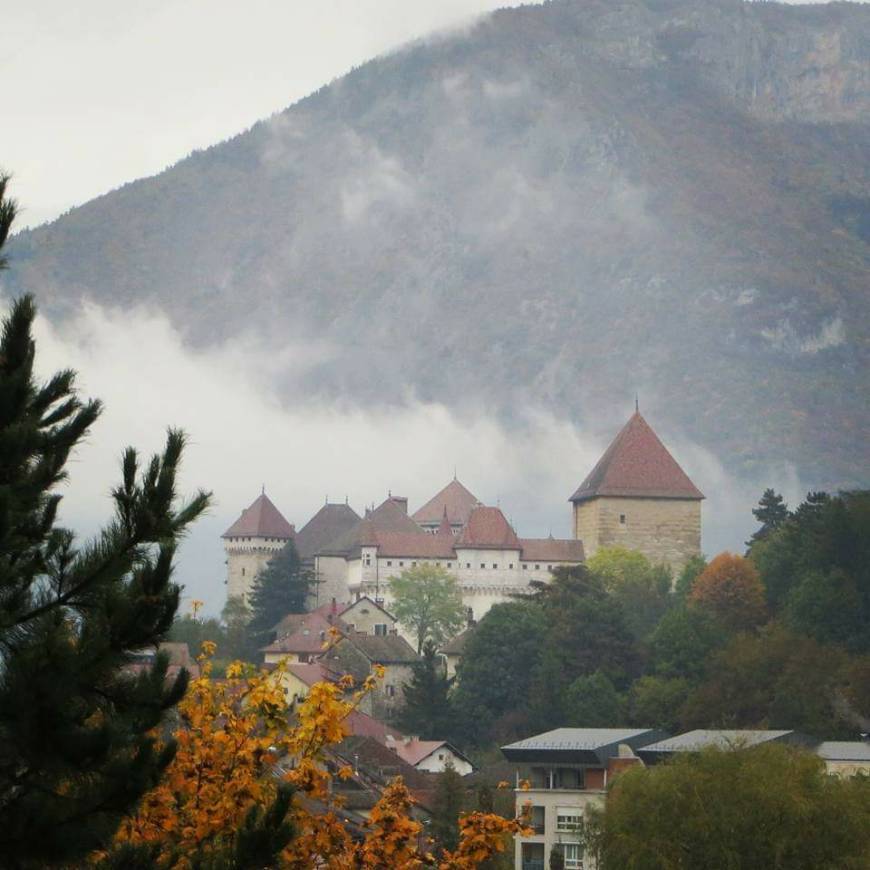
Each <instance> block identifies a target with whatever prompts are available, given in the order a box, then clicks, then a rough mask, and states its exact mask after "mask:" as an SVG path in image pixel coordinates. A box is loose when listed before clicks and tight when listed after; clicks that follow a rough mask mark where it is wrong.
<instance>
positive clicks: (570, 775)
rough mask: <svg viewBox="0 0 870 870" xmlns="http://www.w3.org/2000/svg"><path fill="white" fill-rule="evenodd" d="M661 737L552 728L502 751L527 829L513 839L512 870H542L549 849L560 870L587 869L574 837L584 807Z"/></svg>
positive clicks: (638, 731)
mask: <svg viewBox="0 0 870 870" xmlns="http://www.w3.org/2000/svg"><path fill="white" fill-rule="evenodd" d="M663 736H664V735H663V733H662V732H661V731H656V730H652V729H648V728H557V729H555V730H554V731H547V732H546V733H544V734H537V735H535V736H534V737H529V738H527V739H525V740H520V741H518V742H516V743H511V744H510V745H509V746H503V747H502V750H501V751H502V753H503V754H504V756H505V758H507V759H508V761H511V762H514V763H516V764H517V772H516V783H517V788H516V810H517V813H518V814H522V813H527V814H528V816H529V821H530V824H531V828H532V834H531V836H528V837H516V838H515V841H514V847H515V854H514V859H515V863H514V866H515V867H516V870H545V868H547V867H548V866H549V858H550V852H551V851H552V850H553V848H554V847H556V848H557V849H559V850H560V851H561V852H562V855H563V858H564V861H565V868H566V870H591V868H593V864H592V863H591V861H590V860H589V859H588V858H586V857H585V856H584V854H583V846H582V842H581V837H580V828H581V825H582V821H583V818H584V816H585V814H586V810H587V808H588V807H589V806H590V805H596V806H597V805H601V804H602V803H603V801H604V797H605V790H606V788H607V784H608V782H609V781H610V780H612V778H613V777H614V776H616V775H618V774H619V773H621V772H622V771H623V770H625V769H626V768H627V767H630V766H632V765H634V764H639V763H640V759H639V758H638V757H637V755H636V754H635V752H636V751H637V750H639V749H640V747H642V746H645V745H647V744H649V743H654V742H656V741H658V740H660V739H661V738H662V737H663Z"/></svg>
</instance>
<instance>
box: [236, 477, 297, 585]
mask: <svg viewBox="0 0 870 870" xmlns="http://www.w3.org/2000/svg"><path fill="white" fill-rule="evenodd" d="M295 534H296V530H295V529H294V528H293V526H292V525H290V523H288V522H287V520H285V519H284V517H283V516H282V515H281V511H279V510H278V508H276V507H275V505H274V504H272V502H271V501H270V500H269V497H268V496H267V495H266V493H265V492H263V493H261V494H260V496H259V497H258V498H257V500H256V501H255V502H254V503H253V504H252V505H251V506H250V507H248V508H245V510H243V511H242V515H241V516H240V517H239V518H238V519H237V520H236V521H235V522H234V523H233V524H232V525H231V526H230V527H229V528H228V529H227V530H226V531H225V532H224V533H223V535H222V536H221V537H222V539H223V542H224V551H225V552H226V554H227V598H235V597H239V598H242V599H247V597H248V594H249V593H250V591H251V585H252V584H253V582H254V578H255V577H256V576H257V574H258V573H259V572H260V571H261V570H262V569H263V567H264V566H265V564H266V563H267V562H268V561H269V559H271V558H272V556H274V555H275V553H277V552H278V550H280V549H282V548H283V547H284V545H285V544H286V543H287V541H289V540H290V539H291V538H293V537H294V536H295Z"/></svg>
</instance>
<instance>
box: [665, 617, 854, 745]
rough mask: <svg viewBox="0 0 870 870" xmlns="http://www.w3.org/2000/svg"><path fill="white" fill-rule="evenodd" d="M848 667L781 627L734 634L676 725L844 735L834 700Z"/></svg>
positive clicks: (833, 652) (841, 656) (839, 655)
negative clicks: (774, 729)
mask: <svg viewBox="0 0 870 870" xmlns="http://www.w3.org/2000/svg"><path fill="white" fill-rule="evenodd" d="M848 666H849V659H848V657H847V656H846V654H845V653H843V652H842V651H840V650H838V649H836V648H833V647H826V646H823V645H822V644H820V643H818V642H817V641H815V640H813V639H812V638H808V637H804V636H801V635H797V634H794V633H793V632H791V631H789V630H788V629H786V628H784V627H782V626H772V627H770V628H769V629H767V630H765V631H763V632H761V633H760V634H753V635H737V636H736V637H734V638H733V639H732V640H731V641H730V642H729V643H728V644H727V646H725V647H724V648H723V649H722V650H720V651H719V652H718V653H716V654H715V655H714V656H713V658H712V661H711V663H710V666H709V675H708V676H707V678H706V679H705V680H704V682H703V683H702V684H701V685H700V686H699V687H698V688H697V689H696V690H695V691H694V692H693V693H692V695H691V696H690V698H689V700H688V701H687V702H686V705H685V707H684V710H683V716H682V723H681V724H682V725H683V727H685V728H794V729H797V730H799V731H803V732H805V733H807V734H817V735H823V736H833V735H835V734H838V733H841V734H847V733H849V731H850V729H849V728H848V727H845V726H844V723H843V721H842V718H841V714H840V712H839V707H840V702H839V698H840V696H841V694H842V691H843V689H844V687H845V686H846V685H847V683H848V675H847V669H848Z"/></svg>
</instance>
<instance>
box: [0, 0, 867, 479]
mask: <svg viewBox="0 0 870 870" xmlns="http://www.w3.org/2000/svg"><path fill="white" fill-rule="evenodd" d="M144 135H147V132H145V133H144ZM9 168H10V169H14V167H9ZM70 171H74V167H71V168H70ZM9 254H10V258H11V261H12V262H11V266H12V268H11V269H10V272H9V273H7V275H6V277H5V278H4V284H5V286H6V288H7V289H10V290H12V291H15V292H17V291H21V290H24V289H30V290H34V291H36V292H37V293H38V294H40V296H41V299H42V302H43V305H44V307H45V308H46V309H47V310H49V311H50V312H51V313H52V314H53V316H63V315H64V313H65V311H67V310H68V309H69V307H70V306H72V305H74V304H76V303H77V301H78V299H79V298H81V297H82V296H87V297H90V298H93V299H96V300H98V301H102V302H105V303H111V304H121V305H128V304H133V303H143V302H144V303H154V304H156V305H159V306H161V307H162V308H164V309H165V310H166V311H167V312H168V313H169V314H170V316H171V317H172V318H173V320H174V321H175V322H176V323H177V324H178V325H179V326H181V327H182V328H183V329H184V330H185V332H186V334H187V336H188V337H189V339H190V340H191V341H192V342H196V343H210V342H214V341H230V340H232V338H233V336H236V335H238V334H240V332H241V331H243V330H244V331H248V330H255V331H256V332H257V333H258V334H260V335H261V336H262V341H263V342H264V343H266V344H270V343H274V344H278V345H280V344H285V343H287V342H292V341H296V340H298V341H301V342H307V343H310V342H312V341H316V342H317V343H318V346H319V347H320V348H322V351H321V352H320V355H319V356H313V357H312V359H311V360H310V361H309V362H310V365H308V366H307V367H306V368H305V370H304V372H301V373H299V375H298V377H296V378H295V379H292V380H293V382H292V383H291V382H289V380H288V384H287V391H288V394H291V393H293V392H295V391H298V390H304V391H305V392H306V393H307V394H311V393H312V392H314V393H322V394H323V395H324V396H330V397H331V396H341V397H344V398H349V399H352V400H354V401H359V402H361V403H365V404H366V405H369V406H370V405H371V404H372V403H383V402H393V401H395V402H399V401H402V400H403V399H404V398H405V397H406V396H407V395H408V394H409V393H413V394H416V395H417V396H420V397H422V398H424V399H437V400H441V401H444V402H446V403H448V404H450V405H451V406H455V407H462V406H480V405H481V404H484V403H485V404H486V405H487V406H494V407H495V409H496V410H498V411H500V412H502V413H504V414H505V415H506V416H507V417H508V418H509V417H510V415H511V414H513V413H515V412H516V411H517V409H519V408H523V407H527V406H529V405H541V406H544V407H547V408H550V409H552V410H554V411H555V412H557V413H558V414H559V415H562V416H566V417H570V418H571V419H574V420H577V421H578V422H581V423H584V424H591V425H595V423H596V421H597V420H599V419H600V415H601V414H602V413H610V414H612V408H613V406H614V404H618V405H619V407H620V409H622V410H623V411H624V410H627V408H628V406H629V404H628V403H630V401H631V399H632V397H633V395H634V392H635V390H639V391H640V392H641V395H642V396H643V397H645V401H644V404H645V407H646V408H647V409H648V411H649V413H650V415H651V417H652V418H653V419H656V420H657V421H661V420H667V421H669V423H670V425H671V426H672V428H678V429H681V430H682V431H683V432H685V433H686V434H687V435H688V436H689V437H691V438H693V439H694V440H696V441H698V442H700V443H702V444H704V445H705V446H707V447H709V448H710V449H711V450H713V451H715V452H717V453H718V454H719V455H720V456H721V457H722V459H723V460H724V461H725V462H726V464H728V465H729V467H731V468H734V469H738V470H741V471H742V472H743V473H750V474H751V472H752V470H753V468H755V467H757V466H758V465H759V464H760V463H765V462H767V461H769V460H770V459H771V458H772V457H777V458H783V459H786V460H788V461H793V462H795V463H796V464H797V465H798V468H799V470H801V471H802V472H806V474H807V477H808V479H811V480H812V481H813V483H814V484H816V485H824V486H841V485H855V484H859V483H863V484H867V483H870V480H868V476H867V474H868V473H867V468H868V467H870V447H868V443H870V439H868V438H867V433H868V431H870V385H868V381H870V379H868V377H867V373H868V370H870V369H868V364H870V330H868V326H870V6H862V5H857V4H841V3H835V4H830V5H826V6H810V7H808V6H783V5H779V4H775V3H741V2H739V0H560V2H551V3H548V4H545V5H543V6H531V7H524V8H520V9H514V10H505V11H502V12H498V13H495V14H493V15H491V16H488V17H486V18H483V19H481V20H480V21H478V22H477V23H475V24H474V26H471V27H469V29H467V30H465V31H462V32H454V33H450V34H445V35H442V36H438V37H435V38H432V39H430V40H427V41H423V42H420V43H417V44H414V45H412V46H409V47H407V48H405V49H403V50H401V51H397V52H395V53H394V54H391V55H389V56H386V57H382V58H379V59H376V60H374V61H372V62H370V63H368V64H366V65H364V66H363V67H361V68H359V69H356V70H354V71H353V72H351V73H350V74H349V75H347V76H345V77H343V78H342V79H340V80H338V81H335V82H333V83H332V84H330V85H329V86H328V87H325V88H323V89H321V90H320V91H318V92H317V93H315V94H313V95H312V96H311V97H309V98H307V99H305V100H302V101H301V102H300V103H298V104H296V105H294V106H292V107H291V108H289V109H287V110H286V111H283V112H281V113H279V114H276V115H275V116H273V117H272V118H271V119H269V120H267V121H264V122H262V123H260V124H257V125H256V126H255V127H253V128H252V129H251V130H249V131H247V132H245V133H244V134H242V135H240V136H238V137H236V138H234V139H232V140H230V141H228V142H225V143H222V144H220V145H216V146H214V147H212V148H210V149H208V150H206V151H204V152H198V153H195V154H193V155H191V156H190V157H189V158H187V159H185V160H182V161H181V162H180V163H178V164H177V165H176V166H174V167H172V168H171V169H169V170H167V171H165V172H163V173H161V174H160V175H158V176H156V177H153V178H148V179H144V180H141V181H137V182H134V183H131V184H129V185H127V186H125V187H124V188H122V189H120V190H117V191H114V192H113V193H110V194H108V195H106V196H103V197H100V198H99V199H96V200H94V201H92V202H90V203H88V204H86V205H85V206H83V207H81V208H77V209H75V210H73V211H72V212H70V213H69V214H67V215H65V216H63V217H62V218H60V219H59V220H57V221H55V222H54V223H52V224H50V225H47V226H44V227H41V228H38V229H36V230H33V231H30V232H24V233H21V234H20V235H19V236H17V237H16V238H15V239H14V240H13V242H12V243H11V244H10V245H9ZM611 419H612V417H611Z"/></svg>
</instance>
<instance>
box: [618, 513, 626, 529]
mask: <svg viewBox="0 0 870 870" xmlns="http://www.w3.org/2000/svg"><path fill="white" fill-rule="evenodd" d="M619 524H620V525H622V526H624V525H625V514H620V515H619Z"/></svg>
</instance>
